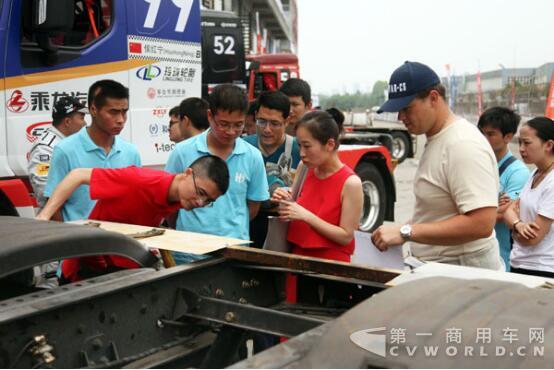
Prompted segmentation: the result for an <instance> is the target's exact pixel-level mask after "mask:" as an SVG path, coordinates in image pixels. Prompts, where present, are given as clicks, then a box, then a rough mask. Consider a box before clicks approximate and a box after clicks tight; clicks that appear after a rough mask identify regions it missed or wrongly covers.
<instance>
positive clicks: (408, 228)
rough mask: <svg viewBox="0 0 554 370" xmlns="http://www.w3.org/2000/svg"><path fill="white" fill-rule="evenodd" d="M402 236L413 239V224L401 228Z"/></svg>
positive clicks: (405, 238) (405, 239)
mask: <svg viewBox="0 0 554 370" xmlns="http://www.w3.org/2000/svg"><path fill="white" fill-rule="evenodd" d="M400 236H402V239H404V241H409V240H412V225H410V224H406V225H403V226H402V227H401V228H400Z"/></svg>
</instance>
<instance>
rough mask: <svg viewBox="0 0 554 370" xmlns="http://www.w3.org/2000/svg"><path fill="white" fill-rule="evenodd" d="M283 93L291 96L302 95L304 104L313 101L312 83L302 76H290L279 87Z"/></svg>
mask: <svg viewBox="0 0 554 370" xmlns="http://www.w3.org/2000/svg"><path fill="white" fill-rule="evenodd" d="M279 91H281V92H282V93H283V94H285V95H286V96H288V97H289V98H290V97H292V96H300V97H302V100H303V101H304V104H306V105H307V104H309V103H310V102H311V101H312V89H311V88H310V85H309V84H308V83H307V82H306V81H304V80H302V79H300V78H289V79H288V80H286V81H285V83H283V85H281V88H280V89H279Z"/></svg>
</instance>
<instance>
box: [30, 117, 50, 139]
mask: <svg viewBox="0 0 554 370" xmlns="http://www.w3.org/2000/svg"><path fill="white" fill-rule="evenodd" d="M51 123H52V121H45V122H37V123H33V124H32V125H30V126H28V127H27V129H26V130H25V134H26V135H27V140H28V141H29V142H30V143H34V142H35V141H37V140H38V139H39V138H40V137H41V136H42V134H43V133H44V131H45V130H46V129H47V128H48V126H50V124H51Z"/></svg>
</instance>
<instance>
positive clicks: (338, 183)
mask: <svg viewBox="0 0 554 370" xmlns="http://www.w3.org/2000/svg"><path fill="white" fill-rule="evenodd" d="M296 138H297V141H298V144H299V146H300V157H301V159H302V163H303V164H304V165H305V166H307V167H308V168H309V170H308V173H307V175H306V180H305V182H304V186H303V187H302V190H301V192H300V195H299V196H298V199H297V201H296V202H293V201H292V199H291V195H290V192H289V191H287V190H286V189H285V188H281V189H277V190H276V191H275V192H274V195H273V198H272V200H273V201H276V202H280V203H281V205H280V215H281V218H283V219H286V220H290V221H291V223H290V225H289V232H288V236H287V239H288V240H289V241H290V242H291V243H293V245H294V248H293V253H296V254H301V255H304V256H311V257H317V258H327V259H332V260H337V261H344V262H350V256H351V255H352V253H353V252H354V231H355V230H356V229H357V228H358V224H359V220H360V214H361V211H362V202H363V194H362V183H361V181H360V178H359V177H358V176H356V174H355V173H354V171H352V169H351V168H349V167H348V166H346V165H345V164H343V163H342V162H341V161H340V159H339V156H338V154H337V149H338V147H339V128H338V126H337V124H336V122H335V121H334V120H333V118H332V117H331V115H329V114H328V113H326V112H320V111H316V112H311V113H308V114H306V115H305V116H304V117H303V118H302V120H301V121H300V122H299V123H298V126H297V132H296Z"/></svg>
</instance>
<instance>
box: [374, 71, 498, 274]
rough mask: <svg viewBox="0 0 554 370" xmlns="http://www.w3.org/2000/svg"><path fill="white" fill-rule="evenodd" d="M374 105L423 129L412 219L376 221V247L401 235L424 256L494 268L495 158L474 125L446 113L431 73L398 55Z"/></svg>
mask: <svg viewBox="0 0 554 370" xmlns="http://www.w3.org/2000/svg"><path fill="white" fill-rule="evenodd" d="M380 111H381V112H398V119H399V120H401V121H402V122H404V124H405V125H406V128H407V129H408V131H409V132H410V133H411V134H416V135H421V134H425V135H426V137H427V145H426V147H425V150H424V152H423V155H422V157H421V159H420V162H419V166H418V169H417V172H416V175H415V179H414V192H415V197H416V203H415V209H414V214H413V217H412V220H411V221H409V222H408V223H406V224H405V225H403V226H397V225H387V226H381V227H379V228H378V229H377V230H376V231H375V232H374V233H373V235H372V240H373V243H374V244H375V245H376V247H377V248H379V249H380V250H386V249H387V248H388V247H391V246H398V245H402V244H403V243H404V242H407V241H409V242H410V247H411V251H412V253H413V255H414V256H416V257H418V258H420V259H422V260H424V261H434V262H444V263H451V264H457V265H465V266H474V267H483V268H490V269H495V270H498V269H500V268H501V267H502V263H501V260H500V255H499V249H498V242H497V240H496V238H495V235H494V225H495V223H496V208H497V206H498V190H499V184H498V170H497V165H496V159H495V157H494V153H493V152H492V150H491V148H490V145H489V144H488V143H487V141H486V139H485V138H484V137H483V135H482V134H481V133H480V132H479V130H478V129H477V127H476V126H475V125H472V124H471V123H469V122H468V121H466V120H465V119H463V118H460V117H457V116H456V115H454V113H452V111H451V110H450V108H449V107H448V104H447V102H446V99H445V88H444V86H442V85H441V84H440V79H439V77H438V76H437V74H436V73H435V72H434V71H433V70H431V69H430V68H429V67H428V66H426V65H424V64H421V63H417V62H405V63H404V64H403V65H402V66H400V67H399V68H398V69H396V70H395V71H394V72H393V74H392V75H391V78H390V82H389V100H388V101H387V102H385V104H384V105H383V106H382V107H381V108H380Z"/></svg>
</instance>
